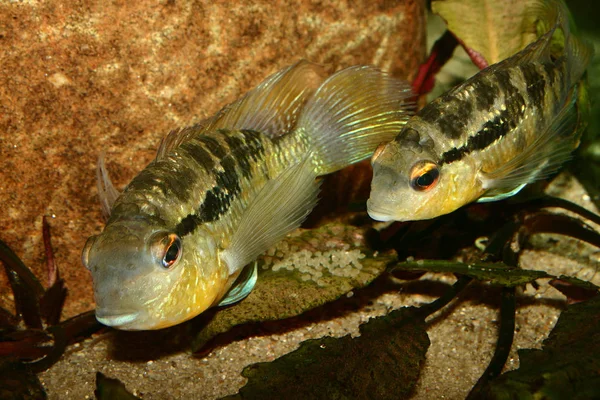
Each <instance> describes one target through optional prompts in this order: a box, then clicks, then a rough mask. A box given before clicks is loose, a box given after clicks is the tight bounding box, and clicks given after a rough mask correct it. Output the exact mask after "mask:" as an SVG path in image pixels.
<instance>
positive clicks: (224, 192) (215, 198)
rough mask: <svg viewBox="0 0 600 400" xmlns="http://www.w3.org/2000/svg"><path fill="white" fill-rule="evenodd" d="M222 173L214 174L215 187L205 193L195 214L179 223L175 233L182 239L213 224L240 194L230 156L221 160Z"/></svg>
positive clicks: (233, 164) (235, 171) (232, 160)
mask: <svg viewBox="0 0 600 400" xmlns="http://www.w3.org/2000/svg"><path fill="white" fill-rule="evenodd" d="M221 167H222V168H223V170H222V171H219V172H216V173H215V186H214V187H213V188H212V189H210V190H208V191H206V193H205V195H204V201H203V202H202V204H201V205H200V207H199V208H198V212H197V213H192V214H189V215H187V216H186V217H185V218H183V219H182V220H181V222H179V224H178V225H177V227H176V228H175V232H177V234H178V235H179V236H180V237H182V236H185V235H188V234H190V233H192V232H194V230H195V229H196V228H197V227H198V226H200V225H202V224H204V223H207V222H214V221H216V220H217V219H219V217H221V216H222V215H223V214H225V213H227V211H229V208H230V206H231V203H232V202H233V201H234V200H235V199H236V198H237V196H238V194H239V193H240V183H239V178H238V172H237V170H236V164H235V161H234V159H233V157H232V155H231V154H228V155H226V156H225V157H224V158H223V159H222V160H221Z"/></svg>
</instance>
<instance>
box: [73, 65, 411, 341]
mask: <svg viewBox="0 0 600 400" xmlns="http://www.w3.org/2000/svg"><path fill="white" fill-rule="evenodd" d="M411 96H412V95H411V93H410V89H409V86H408V85H407V84H406V83H405V82H403V81H400V80H397V79H394V78H392V77H390V76H388V75H387V74H385V73H383V72H381V71H379V70H377V69H375V68H373V67H367V66H356V67H350V68H347V69H345V70H342V71H339V72H337V73H336V74H334V75H332V76H330V77H329V78H327V79H325V77H324V73H323V71H322V70H321V68H320V67H319V66H317V65H315V64H311V63H308V62H306V61H300V62H298V63H296V64H295V65H292V66H290V67H288V68H286V69H284V70H282V71H280V72H278V73H276V74H274V75H273V76H271V77H269V78H267V79H266V80H265V81H264V82H263V83H261V84H260V85H259V86H258V87H256V88H255V89H253V90H252V91H250V92H249V93H248V94H247V95H246V96H244V97H243V98H242V99H240V100H238V101H237V102H235V103H233V104H231V105H229V106H227V107H225V108H223V109H222V110H221V111H220V112H219V113H218V114H217V115H216V116H214V117H212V118H210V119H208V120H206V121H204V122H203V123H201V124H199V125H195V126H192V127H188V128H184V129H181V130H176V131H173V132H171V133H170V134H169V135H167V137H166V138H165V139H164V140H163V142H162V144H161V145H160V147H159V150H158V154H157V157H156V159H155V160H154V161H153V162H151V163H150V164H149V165H148V166H147V167H146V168H145V169H144V170H143V171H142V172H140V174H138V175H137V176H136V177H135V178H134V179H133V180H132V181H131V182H130V183H129V184H128V185H127V187H126V188H125V190H124V191H123V192H122V193H118V191H116V190H115V189H114V187H113V185H112V183H111V182H110V179H109V178H108V175H107V173H106V169H105V168H104V164H103V161H102V159H101V160H100V163H99V168H98V192H99V193H100V197H101V201H102V207H103V210H104V212H105V214H106V215H108V216H109V219H108V221H107V224H106V227H105V228H104V230H103V231H102V233H100V234H99V235H96V236H92V237H90V238H89V239H88V241H87V243H86V245H85V248H84V250H83V254H82V260H83V264H84V265H85V266H86V267H87V268H88V269H89V270H90V271H91V274H92V279H93V281H94V296H95V299H96V318H97V319H98V320H99V321H100V322H101V323H103V324H105V325H109V326H113V327H115V328H118V329H124V330H141V329H159V328H164V327H168V326H172V325H175V324H178V323H181V322H183V321H186V320H188V319H190V318H193V317H195V316H196V315H198V314H200V313H201V312H203V311H204V310H206V309H208V308H209V307H213V306H217V305H228V304H232V303H235V302H237V301H240V300H242V299H243V298H245V297H246V296H247V295H248V294H249V293H250V291H251V290H252V288H253V287H254V284H255V283H256V280H257V272H256V264H255V263H254V260H255V259H256V258H257V257H258V256H259V255H260V254H261V253H263V252H264V251H265V250H267V249H268V248H269V247H271V246H272V245H273V244H275V243H276V242H277V241H279V240H281V239H282V238H283V237H284V236H285V235H286V234H287V233H288V232H290V231H292V230H294V229H296V228H297V227H299V226H300V224H301V223H302V221H303V220H304V219H305V218H306V216H307V215H308V213H309V212H310V211H311V209H312V208H313V207H314V205H315V204H316V202H317V196H318V193H319V185H320V180H319V179H318V177H320V176H322V175H325V174H329V173H331V172H334V171H337V170H339V169H341V168H344V167H345V166H347V165H350V164H352V163H354V162H357V161H360V160H363V159H365V158H367V157H370V156H371V155H372V153H373V151H374V150H375V147H376V146H377V145H378V144H379V143H381V142H382V141H386V140H391V139H392V138H393V137H394V136H395V134H396V132H398V130H399V129H400V128H401V126H402V125H403V124H404V123H405V122H406V120H407V119H408V111H409V110H410V109H412V105H411V103H410V102H408V101H407V99H408V98H410V97H411Z"/></svg>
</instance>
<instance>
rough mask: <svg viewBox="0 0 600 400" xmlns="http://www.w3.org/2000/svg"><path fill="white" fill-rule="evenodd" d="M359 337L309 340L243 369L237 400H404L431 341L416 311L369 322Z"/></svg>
mask: <svg viewBox="0 0 600 400" xmlns="http://www.w3.org/2000/svg"><path fill="white" fill-rule="evenodd" d="M360 331H361V335H360V337H357V338H354V339H353V338H352V337H351V336H350V335H348V336H344V337H342V338H339V339H335V338H331V337H326V338H323V339H319V340H308V341H306V342H304V343H302V344H301V345H300V348H299V349H298V350H296V351H294V352H292V353H290V354H287V355H285V356H283V357H281V358H278V359H277V360H275V361H273V362H271V363H259V364H254V365H252V366H250V367H247V368H245V369H244V372H243V375H244V376H245V377H246V378H248V379H249V381H248V383H247V384H246V386H244V387H243V388H242V389H241V390H240V392H239V394H238V395H237V396H232V397H229V398H240V399H316V398H319V399H403V398H408V397H409V396H410V394H411V392H412V389H413V387H414V385H415V383H416V381H417V378H418V377H419V373H420V370H421V367H422V365H423V362H424V361H425V353H426V351H427V348H428V347H429V338H428V336H427V332H426V331H425V322H424V318H423V317H422V314H421V313H420V312H419V309H417V308H402V309H399V310H395V311H392V312H391V313H390V314H388V315H387V316H385V317H379V318H373V319H371V320H370V321H369V322H368V323H366V324H364V325H362V326H361V327H360Z"/></svg>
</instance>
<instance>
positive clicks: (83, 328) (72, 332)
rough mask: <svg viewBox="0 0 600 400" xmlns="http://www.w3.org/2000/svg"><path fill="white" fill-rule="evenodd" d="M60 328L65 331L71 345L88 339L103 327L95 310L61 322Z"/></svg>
mask: <svg viewBox="0 0 600 400" xmlns="http://www.w3.org/2000/svg"><path fill="white" fill-rule="evenodd" d="M59 326H60V327H61V328H62V329H63V330H64V332H65V337H66V339H67V341H68V342H69V343H72V342H75V341H76V340H77V339H81V338H86V337H88V336H90V335H91V334H92V333H94V332H96V331H98V330H99V329H101V328H102V327H103V325H102V324H100V322H98V320H96V313H95V311H94V310H92V311H88V312H85V313H83V314H79V315H77V316H75V317H73V318H69V319H68V320H66V321H63V322H61V323H60V325H59Z"/></svg>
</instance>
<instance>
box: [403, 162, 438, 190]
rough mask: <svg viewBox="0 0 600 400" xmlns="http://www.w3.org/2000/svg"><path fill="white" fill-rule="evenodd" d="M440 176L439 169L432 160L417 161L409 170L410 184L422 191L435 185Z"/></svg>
mask: <svg viewBox="0 0 600 400" xmlns="http://www.w3.org/2000/svg"><path fill="white" fill-rule="evenodd" d="M439 178H440V170H439V168H438V166H437V164H436V163H434V162H433V161H419V162H418V163H416V164H415V165H413V167H412V169H411V171H410V186H411V187H412V188H413V189H414V190H417V191H419V192H424V191H426V190H429V189H431V188H433V187H434V186H435V184H436V183H437V181H438V179H439Z"/></svg>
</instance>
